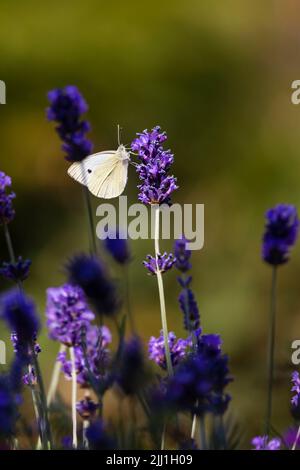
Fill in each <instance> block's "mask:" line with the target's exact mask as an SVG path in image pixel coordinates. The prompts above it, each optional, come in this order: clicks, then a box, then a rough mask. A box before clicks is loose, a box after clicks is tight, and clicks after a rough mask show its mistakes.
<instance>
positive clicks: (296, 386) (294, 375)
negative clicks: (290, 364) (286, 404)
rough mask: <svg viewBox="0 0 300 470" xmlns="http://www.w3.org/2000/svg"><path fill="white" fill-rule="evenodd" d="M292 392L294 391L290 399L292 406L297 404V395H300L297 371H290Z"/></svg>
mask: <svg viewBox="0 0 300 470" xmlns="http://www.w3.org/2000/svg"><path fill="white" fill-rule="evenodd" d="M292 385H293V386H292V389H291V391H292V392H295V394H294V396H293V397H292V399H291V403H292V405H293V406H294V407H298V405H299V397H300V376H299V372H297V371H294V372H293V373H292Z"/></svg>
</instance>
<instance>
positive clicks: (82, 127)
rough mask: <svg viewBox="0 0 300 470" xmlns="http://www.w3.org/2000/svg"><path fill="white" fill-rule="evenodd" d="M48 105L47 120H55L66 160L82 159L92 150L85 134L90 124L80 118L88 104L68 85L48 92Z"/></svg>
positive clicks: (74, 87)
mask: <svg viewBox="0 0 300 470" xmlns="http://www.w3.org/2000/svg"><path fill="white" fill-rule="evenodd" d="M48 100H49V102H50V107H49V108H48V109H47V118H48V120H49V121H56V122H57V123H58V126H57V128H56V131H57V133H58V135H59V137H60V138H61V140H62V141H63V145H62V150H63V151H64V152H65V153H66V157H65V158H66V160H68V161H70V162H78V161H82V160H83V159H84V158H85V157H86V156H87V155H89V154H90V153H91V152H92V148H93V145H92V143H91V142H90V141H89V140H88V139H87V138H86V136H85V134H86V133H87V132H88V131H89V130H90V124H89V122H87V121H84V120H81V115H82V114H84V113H86V112H87V110H88V106H87V104H86V102H85V100H84V98H83V96H82V95H81V93H80V92H79V90H78V88H77V87H76V86H72V85H68V86H66V87H65V88H62V89H55V90H52V91H50V92H49V93H48Z"/></svg>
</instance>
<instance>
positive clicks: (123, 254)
mask: <svg viewBox="0 0 300 470" xmlns="http://www.w3.org/2000/svg"><path fill="white" fill-rule="evenodd" d="M104 246H105V248H106V250H107V251H108V252H109V254H110V255H111V256H112V257H113V258H114V259H115V261H117V263H119V264H127V263H128V262H129V261H130V259H131V254H130V249H129V243H128V239H127V238H123V234H122V232H120V231H119V230H116V231H115V233H111V234H109V236H108V237H107V238H106V239H105V241H104Z"/></svg>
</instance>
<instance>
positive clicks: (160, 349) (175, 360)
mask: <svg viewBox="0 0 300 470" xmlns="http://www.w3.org/2000/svg"><path fill="white" fill-rule="evenodd" d="M189 346H190V341H189V340H185V339H181V338H178V339H177V338H176V335H175V333H173V332H170V333H169V348H170V354H171V361H172V365H173V367H175V366H177V365H178V364H179V363H180V362H181V361H182V359H184V357H185V356H186V351H187V348H188V347H189ZM148 353H149V359H151V360H152V361H154V362H156V364H157V365H159V366H160V367H161V368H162V369H166V368H167V364H166V354H165V345H164V335H163V331H161V332H160V336H159V337H158V338H155V337H154V336H151V338H150V340H149V344H148Z"/></svg>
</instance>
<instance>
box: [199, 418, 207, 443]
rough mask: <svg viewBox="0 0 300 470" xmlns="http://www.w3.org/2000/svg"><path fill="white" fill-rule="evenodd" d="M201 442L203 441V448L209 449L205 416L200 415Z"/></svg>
mask: <svg viewBox="0 0 300 470" xmlns="http://www.w3.org/2000/svg"><path fill="white" fill-rule="evenodd" d="M200 442H201V447H202V450H207V443H206V432H205V417H204V416H200Z"/></svg>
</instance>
